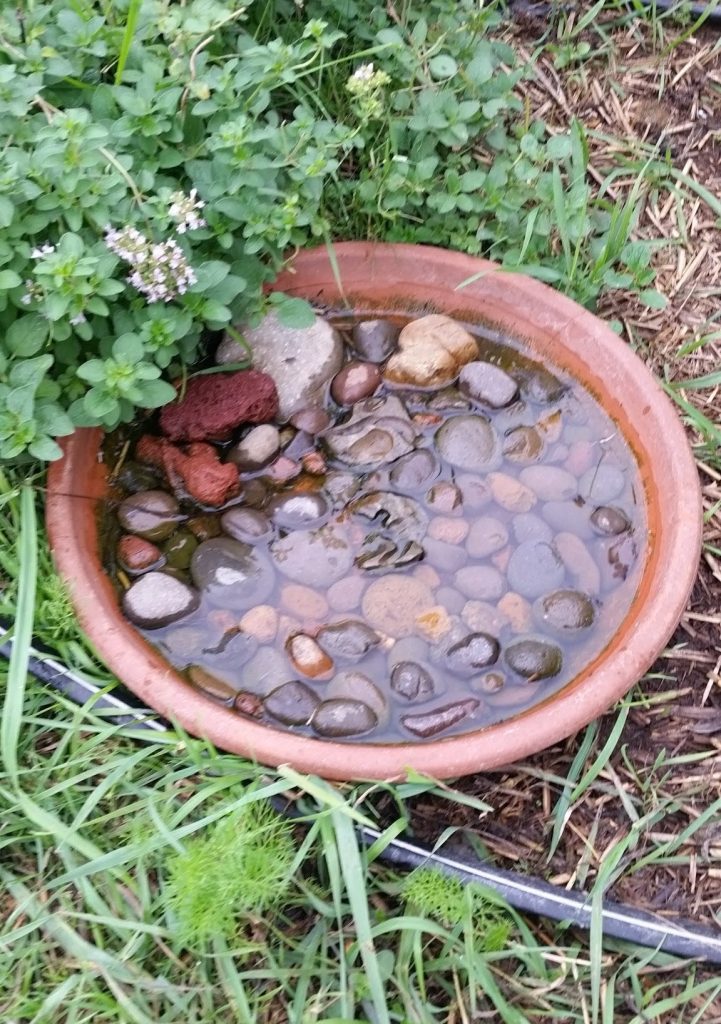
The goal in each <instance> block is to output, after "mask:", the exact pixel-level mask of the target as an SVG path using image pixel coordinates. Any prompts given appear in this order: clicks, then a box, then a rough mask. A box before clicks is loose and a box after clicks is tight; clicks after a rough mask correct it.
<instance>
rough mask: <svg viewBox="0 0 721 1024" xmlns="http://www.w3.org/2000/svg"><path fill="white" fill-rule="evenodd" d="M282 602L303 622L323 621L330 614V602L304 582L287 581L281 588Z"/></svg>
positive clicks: (291, 613) (288, 610)
mask: <svg viewBox="0 0 721 1024" xmlns="http://www.w3.org/2000/svg"><path fill="white" fill-rule="evenodd" d="M280 603H281V604H282V605H283V608H284V609H285V610H286V611H287V612H288V613H289V614H290V615H295V616H296V618H298V619H300V620H301V621H303V622H322V621H323V619H325V618H326V616H327V615H328V602H327V601H326V599H325V597H324V596H323V594H319V593H318V591H317V590H313V589H312V588H311V587H304V586H303V584H302V583H285V584H284V585H283V586H282V587H281V590H280Z"/></svg>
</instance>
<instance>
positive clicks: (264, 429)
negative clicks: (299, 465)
mask: <svg viewBox="0 0 721 1024" xmlns="http://www.w3.org/2000/svg"><path fill="white" fill-rule="evenodd" d="M279 448H280V433H279V431H278V428H277V427H274V426H273V424H272V423H261V425H260V426H258V427H253V429H252V430H250V431H248V433H247V434H246V435H245V437H244V438H243V439H242V441H239V442H238V443H237V444H236V445H233V447H232V448H231V449H230V451H229V452H228V456H227V458H228V461H229V462H234V463H235V464H236V466H237V467H238V469H239V470H240V471H241V473H246V472H252V471H253V470H256V469H262V468H263V466H267V465H268V463H269V462H270V461H271V459H273V458H275V456H276V455H277V454H278V449H279Z"/></svg>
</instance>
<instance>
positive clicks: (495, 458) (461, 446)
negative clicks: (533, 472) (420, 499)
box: [436, 415, 500, 473]
mask: <svg viewBox="0 0 721 1024" xmlns="http://www.w3.org/2000/svg"><path fill="white" fill-rule="evenodd" d="M436 447H437V448H438V451H439V453H440V454H441V456H442V457H443V458H444V459H445V460H446V461H447V462H450V464H451V465H452V466H456V467H457V468H458V469H465V470H467V471H468V472H476V473H478V472H484V471H487V470H489V469H493V468H494V467H495V466H496V465H497V464H498V462H499V460H500V445H499V441H498V435H497V434H496V431H495V430H494V428H493V424H492V423H491V422H490V420H487V419H486V418H485V416H472V415H462V416H454V417H453V418H452V419H449V420H446V422H445V423H444V424H443V426H442V427H439V429H438V431H437V433H436Z"/></svg>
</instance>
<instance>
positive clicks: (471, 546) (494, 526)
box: [466, 516, 508, 558]
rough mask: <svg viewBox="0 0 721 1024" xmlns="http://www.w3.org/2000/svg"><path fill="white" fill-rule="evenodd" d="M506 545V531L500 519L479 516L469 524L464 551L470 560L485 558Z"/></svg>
mask: <svg viewBox="0 0 721 1024" xmlns="http://www.w3.org/2000/svg"><path fill="white" fill-rule="evenodd" d="M507 543H508V530H507V529H506V527H505V525H504V524H503V523H502V522H501V521H500V519H496V518H495V516H479V517H478V518H477V519H474V520H473V522H472V524H471V528H470V532H469V534H468V539H467V540H466V551H467V552H468V554H469V555H470V556H471V558H487V557H488V555H492V554H494V553H495V552H496V551H500V550H501V548H504V547H505V546H506V544H507Z"/></svg>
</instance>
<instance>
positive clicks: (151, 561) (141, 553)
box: [116, 533, 192, 573]
mask: <svg viewBox="0 0 721 1024" xmlns="http://www.w3.org/2000/svg"><path fill="white" fill-rule="evenodd" d="M191 536H192V534H191ZM116 556H117V559H118V564H119V565H120V568H121V569H125V571H126V572H129V573H141V572H148V570H149V569H157V568H159V567H160V565H162V563H163V561H164V558H163V554H162V552H161V550H160V548H158V547H156V546H155V544H153V543H152V542H151V541H149V540H145V539H144V538H143V537H135V536H133V535H132V534H130V533H126V534H125V535H124V536H123V537H121V538H120V540H119V541H118V546H117V549H116Z"/></svg>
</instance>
